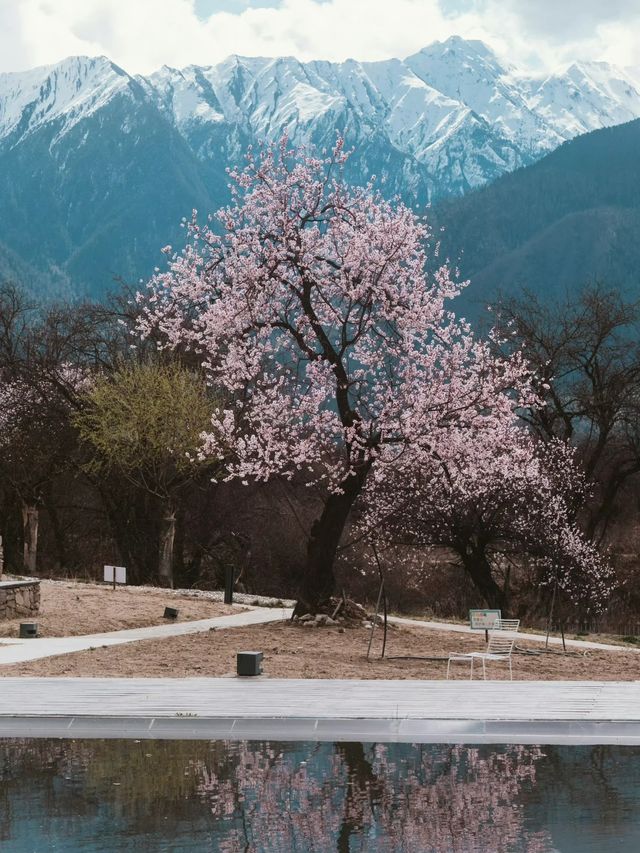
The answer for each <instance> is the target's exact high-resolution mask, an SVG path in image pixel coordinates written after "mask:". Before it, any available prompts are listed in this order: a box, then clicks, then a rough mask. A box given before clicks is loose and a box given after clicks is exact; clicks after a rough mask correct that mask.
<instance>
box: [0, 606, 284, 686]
mask: <svg viewBox="0 0 640 853" xmlns="http://www.w3.org/2000/svg"><path fill="white" fill-rule="evenodd" d="M290 616H291V610H290V609H288V608H281V607H252V608H250V609H246V610H242V611H241V612H239V613H232V614H230V615H228V616H214V617H212V618H211V619H198V620H195V621H193V622H176V623H173V624H171V623H169V624H166V625H152V626H151V627H148V628H129V629H127V630H125V631H108V632H107V633H104V634H82V635H81V636H78V637H42V638H41V639H35V640H18V639H6V638H3V639H0V665H3V664H12V663H24V662H25V661H31V660H39V659H40V658H48V657H54V655H66V654H71V653H72V652H82V651H85V650H87V649H95V648H100V647H101V646H117V645H120V644H122V643H134V642H136V641H138V640H154V639H158V640H160V639H165V638H166V637H179V636H182V635H184V634H198V633H200V632H201V631H211V630H212V629H218V628H241V627H244V626H245V625H261V624H263V623H266V622H277V621H278V620H280V619H288V618H290ZM2 683H3V684H4V682H2Z"/></svg>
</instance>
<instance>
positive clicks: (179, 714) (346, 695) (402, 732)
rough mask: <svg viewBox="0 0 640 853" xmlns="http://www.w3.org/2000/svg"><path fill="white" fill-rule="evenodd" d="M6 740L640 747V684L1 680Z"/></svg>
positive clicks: (1, 729) (1, 725)
mask: <svg viewBox="0 0 640 853" xmlns="http://www.w3.org/2000/svg"><path fill="white" fill-rule="evenodd" d="M0 736H4V737H17V736H20V737H27V736H38V737H44V736H55V737H136V738H178V739H183V738H187V739H188V738H203V739H214V738H228V739H229V738H230V739H272V740H287V741H289V740H331V741H332V740H357V741H361V740H369V741H372V740H375V741H409V742H457V743H460V742H467V743H487V742H489V743H627V744H640V682H576V681H571V682H566V681H565V682H562V681H555V682H533V681H526V682H525V681H522V682H518V681H514V682H506V681H487V682H480V681H474V682H469V681H449V682H447V681H364V680H363V681H355V680H320V679H317V680H316V679H270V678H265V677H261V678H251V679H248V678H244V679H241V678H187V679H157V678H152V679H143V678H132V679H127V678H113V679H112V678H109V679H101V678H2V679H0Z"/></svg>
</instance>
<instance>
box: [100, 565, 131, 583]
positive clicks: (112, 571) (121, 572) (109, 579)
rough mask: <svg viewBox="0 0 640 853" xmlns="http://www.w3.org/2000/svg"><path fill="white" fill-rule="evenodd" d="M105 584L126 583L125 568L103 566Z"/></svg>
mask: <svg viewBox="0 0 640 853" xmlns="http://www.w3.org/2000/svg"><path fill="white" fill-rule="evenodd" d="M104 581H105V583H126V582H127V569H126V567H125V566H105V567H104Z"/></svg>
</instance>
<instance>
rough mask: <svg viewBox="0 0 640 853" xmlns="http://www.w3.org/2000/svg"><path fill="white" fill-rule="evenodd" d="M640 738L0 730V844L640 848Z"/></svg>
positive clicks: (69, 850) (525, 850)
mask: <svg viewBox="0 0 640 853" xmlns="http://www.w3.org/2000/svg"><path fill="white" fill-rule="evenodd" d="M638 805H640V751H639V750H637V749H635V748H616V747H596V748H590V747H589V748H587V747H543V748H539V747H531V746H505V747H488V746H487V747H484V746H483V747H472V746H440V745H437V746H435V745H423V746H415V745H410V744H385V745H382V744H361V743H349V744H312V743H259V742H248V743H224V742H212V743H207V742H197V741H196V742H188V741H142V742H135V741H59V740H57V741H47V740H13V741H8V740H5V741H0V850H1V851H2V853H34V851H35V853H48V851H65V853H75V851H83V853H85V851H86V853H98V851H105V853H106V851H108V853H114V851H129V850H131V851H133V850H135V851H137V853H139V851H147V850H148V851H154V853H155V851H172V853H173V851H190V853H200V851H203V853H204V851H221V853H236V851H259V852H260V853H263V852H264V853H272V851H273V853H289V851H292V852H293V851H304V853H313V851H321V853H324V851H338V853H355V851H367V853H369V851H372V853H374V852H375V851H407V853H419V851H427V852H428V851H437V853H444V851H446V853H474V851H478V853H480V851H482V852H483V853H484V851H490V853H510V851H513V852H514V853H535V851H544V853H552V851H561V853H578V852H579V853H583V851H604V850H609V849H613V848H614V847H615V849H616V851H617V853H626V851H629V853H631V851H634V853H635V851H637V850H639V849H640V820H639V819H638V817H637V816H636V814H637V811H638Z"/></svg>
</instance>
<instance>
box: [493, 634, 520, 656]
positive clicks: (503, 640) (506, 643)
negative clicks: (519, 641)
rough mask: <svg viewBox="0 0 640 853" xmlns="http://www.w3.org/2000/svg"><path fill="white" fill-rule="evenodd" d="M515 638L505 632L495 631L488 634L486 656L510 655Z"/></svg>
mask: <svg viewBox="0 0 640 853" xmlns="http://www.w3.org/2000/svg"><path fill="white" fill-rule="evenodd" d="M515 642H516V638H515V637H514V636H513V635H509V634H507V633H506V632H505V631H496V632H495V633H493V632H492V633H490V634H489V644H488V645H487V654H489V655H507V656H509V655H511V652H512V651H513V647H514V645H515Z"/></svg>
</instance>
